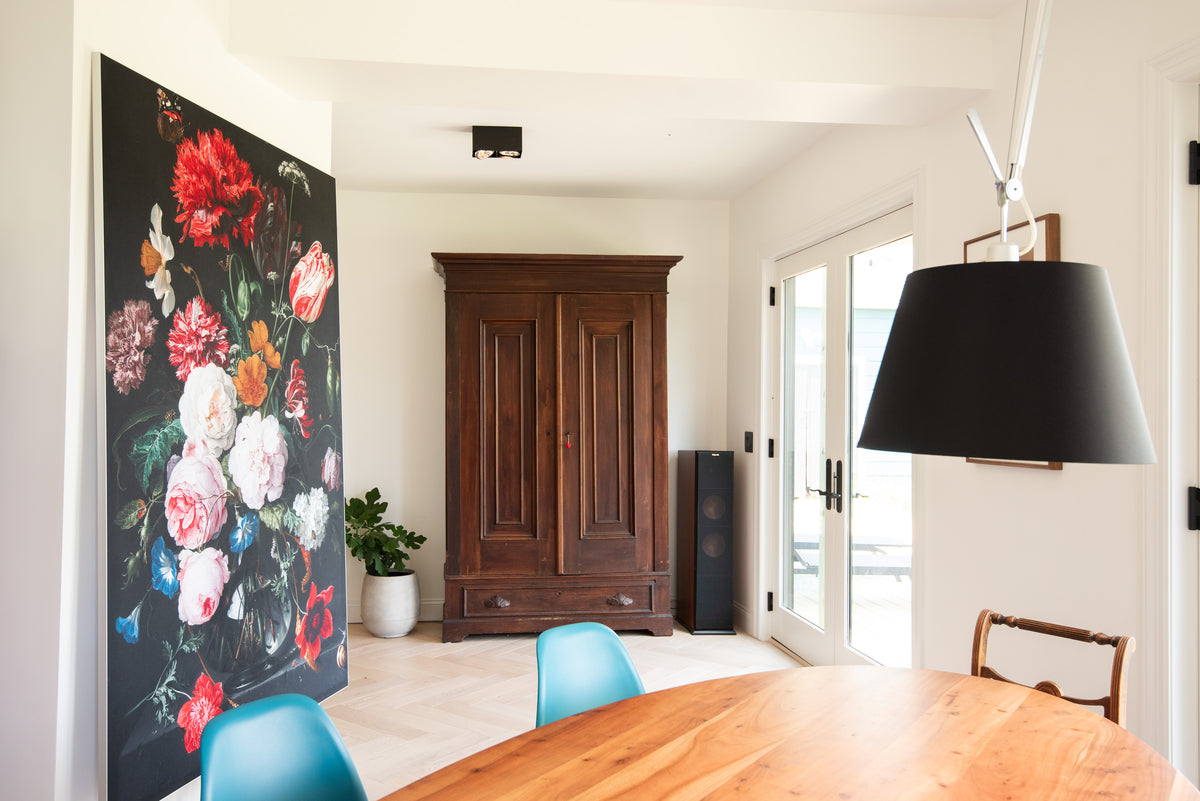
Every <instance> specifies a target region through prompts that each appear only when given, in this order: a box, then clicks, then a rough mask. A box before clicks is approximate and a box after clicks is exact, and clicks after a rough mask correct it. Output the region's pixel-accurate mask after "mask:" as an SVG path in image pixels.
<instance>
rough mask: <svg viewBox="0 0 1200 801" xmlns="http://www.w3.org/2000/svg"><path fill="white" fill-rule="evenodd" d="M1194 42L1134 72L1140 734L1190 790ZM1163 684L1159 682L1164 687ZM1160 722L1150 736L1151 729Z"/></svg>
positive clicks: (1195, 691) (1195, 727)
mask: <svg viewBox="0 0 1200 801" xmlns="http://www.w3.org/2000/svg"><path fill="white" fill-rule="evenodd" d="M1197 84H1200V40H1195V41H1192V42H1188V43H1186V44H1184V45H1181V46H1179V47H1176V48H1174V49H1172V50H1170V51H1168V52H1166V53H1164V54H1163V55H1161V56H1160V57H1158V58H1156V59H1153V60H1152V61H1150V62H1148V63H1147V64H1146V66H1145V69H1144V70H1143V98H1144V102H1143V111H1144V125H1143V130H1144V131H1145V137H1146V138H1145V141H1144V143H1143V144H1144V152H1145V164H1144V166H1143V174H1144V175H1145V178H1146V196H1145V198H1144V202H1143V204H1142V207H1143V209H1144V214H1143V220H1142V228H1143V231H1144V236H1143V243H1144V251H1143V265H1144V267H1145V294H1144V296H1143V304H1144V306H1143V313H1142V320H1143V331H1142V337H1143V338H1142V341H1143V351H1142V353H1141V354H1140V359H1139V362H1140V363H1141V364H1142V365H1144V375H1143V381H1144V382H1145V385H1146V386H1158V387H1164V388H1168V389H1166V391H1163V392H1158V393H1155V397H1146V398H1145V401H1146V402H1147V410H1146V411H1147V418H1148V421H1149V423H1150V426H1151V435H1152V436H1153V438H1154V443H1155V447H1156V448H1157V450H1158V464H1157V465H1155V466H1154V467H1153V468H1152V469H1148V470H1145V471H1143V472H1142V476H1143V482H1142V484H1143V485H1142V487H1141V489H1142V492H1141V493H1140V497H1142V498H1144V499H1145V501H1144V503H1145V513H1144V515H1143V520H1144V521H1145V525H1144V526H1143V527H1142V531H1141V532H1140V536H1141V540H1142V543H1141V545H1142V548H1141V550H1142V553H1143V559H1142V564H1143V570H1144V574H1143V576H1142V587H1143V592H1144V596H1143V608H1142V613H1143V622H1142V630H1143V631H1144V632H1146V640H1147V642H1146V643H1145V647H1144V648H1143V647H1140V646H1142V645H1143V644H1142V643H1138V645H1139V648H1138V659H1139V660H1140V661H1141V662H1142V665H1143V666H1144V667H1143V668H1142V669H1141V670H1139V671H1138V672H1137V673H1136V674H1135V675H1137V676H1138V680H1137V686H1136V687H1135V688H1134V689H1136V691H1137V693H1138V695H1139V696H1140V697H1141V698H1142V699H1143V701H1142V706H1143V707H1144V709H1143V710H1142V715H1143V718H1142V720H1143V723H1144V725H1143V726H1142V728H1141V731H1142V732H1143V733H1144V735H1143V736H1144V737H1145V739H1146V740H1147V742H1149V743H1150V745H1152V746H1154V748H1156V749H1157V750H1158V751H1159V752H1161V753H1163V754H1165V755H1167V757H1168V759H1170V761H1171V762H1172V764H1174V765H1175V766H1176V767H1177V768H1178V769H1179V770H1180V771H1182V772H1183V773H1184V775H1186V776H1187V777H1188V778H1189V779H1190V780H1191V781H1192V782H1196V781H1197V779H1198V776H1200V688H1198V684H1200V665H1198V653H1197V650H1198V646H1200V594H1198V591H1197V577H1198V575H1200V549H1198V548H1197V541H1196V537H1197V535H1196V534H1195V533H1193V532H1189V531H1188V530H1187V523H1186V519H1185V511H1186V508H1185V507H1186V504H1185V502H1184V493H1185V489H1184V488H1185V487H1187V486H1189V485H1195V484H1197V482H1198V481H1200V476H1198V467H1197V460H1198V456H1200V454H1198V453H1197V450H1198V446H1197V435H1196V428H1197V422H1196V415H1197V406H1196V404H1197V398H1196V393H1197V375H1198V368H1197V362H1198V360H1200V349H1198V347H1197V332H1196V301H1197V285H1196V277H1195V272H1196V264H1197V242H1196V238H1197V230H1196V229H1197V213H1198V211H1197V199H1196V189H1195V188H1194V187H1189V186H1187V182H1186V178H1185V166H1186V163H1187V142H1188V141H1189V140H1190V139H1195V138H1197V127H1198V123H1197V89H1196V87H1197ZM1163 679H1166V680H1165V681H1164V680H1163ZM1152 721H1155V722H1160V723H1157V725H1155V726H1153V727H1151V726H1150V725H1149V724H1150V723H1151V722H1152Z"/></svg>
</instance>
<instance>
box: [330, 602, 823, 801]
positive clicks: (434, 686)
mask: <svg viewBox="0 0 1200 801" xmlns="http://www.w3.org/2000/svg"><path fill="white" fill-rule="evenodd" d="M349 639H350V686H349V687H348V688H347V689H345V690H343V691H342V692H340V693H338V694H337V695H335V696H333V697H332V698H329V699H328V700H326V701H325V702H324V704H323V706H324V707H325V709H326V710H327V711H328V712H329V714H330V716H331V717H332V718H333V720H334V723H335V724H336V725H337V727H338V730H339V731H340V732H341V734H342V737H343V738H344V739H345V741H346V745H347V746H348V747H349V749H350V754H351V756H352V757H353V758H354V763H355V765H356V766H357V767H358V771H359V774H360V775H361V776H362V780H363V784H364V785H365V787H366V790H367V796H368V797H369V798H371V799H377V798H380V797H382V796H384V795H386V794H387V793H389V792H391V791H392V790H395V789H396V788H397V787H402V786H404V785H405V784H408V783H409V782H412V781H414V780H415V779H418V778H420V777H421V776H424V775H425V774H427V773H431V772H433V771H435V770H437V769H438V768H441V767H443V766H445V765H448V764H450V763H451V762H455V761H457V760H459V759H462V758H463V757H465V756H467V755H468V754H472V753H474V752H476V751H480V750H482V749H484V748H487V747H488V746H490V745H493V744H495V743H498V742H501V741H502V740H506V739H508V738H509V737H512V736H514V735H517V734H520V733H521V732H524V731H528V730H529V729H532V728H533V722H534V709H535V707H536V701H537V656H536V654H535V651H534V648H535V643H536V640H537V637H536V636H535V635H532V634H530V635H521V634H506V635H495V636H472V637H468V638H467V639H466V640H464V641H463V642H461V643H443V642H442V641H441V639H442V631H441V624H439V623H418V624H417V628H416V629H415V630H414V631H413V632H412V633H411V634H409V635H408V636H407V637H400V638H397V639H391V640H384V639H378V638H375V637H372V636H371V635H370V634H368V633H367V632H366V631H365V630H364V629H363V627H362V626H361V625H357V624H356V625H352V626H350V638H349ZM621 639H622V641H623V642H624V643H625V645H626V647H627V648H628V649H629V653H630V655H631V656H632V657H633V661H634V663H635V664H636V665H637V667H638V672H639V673H640V674H641V676H642V682H643V683H644V684H645V686H646V691H647V692H653V691H654V690H662V689H666V688H667V687H675V686H678V685H680V684H687V683H690V682H696V681H704V680H705V679H715V678H720V677H722V676H734V675H738V674H741V673H752V672H755V671H760V670H776V669H778V668H787V667H796V666H797V665H798V664H800V663H799V662H797V661H796V660H795V659H793V658H792V657H791V656H789V655H788V654H787V653H786V652H784V651H782V650H781V649H779V648H777V647H775V646H774V645H772V644H770V643H765V642H761V641H759V640H756V639H754V638H752V637H748V636H746V635H743V634H737V635H733V636H730V635H705V636H692V635H690V634H688V633H687V631H686V630H685V629H682V628H680V627H678V626H676V628H675V634H674V636H671V637H651V636H649V635H647V634H640V633H634V632H631V633H622V634H621Z"/></svg>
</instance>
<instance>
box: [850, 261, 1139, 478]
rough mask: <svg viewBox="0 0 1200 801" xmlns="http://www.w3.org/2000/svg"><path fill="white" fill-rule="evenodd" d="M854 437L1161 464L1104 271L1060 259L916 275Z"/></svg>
mask: <svg viewBox="0 0 1200 801" xmlns="http://www.w3.org/2000/svg"><path fill="white" fill-rule="evenodd" d="M858 444H859V447H862V448H870V449H873V450H882V451H901V452H905V453H925V454H938V455H943V456H974V457H979V458H993V459H1019V460H1030V461H1051V462H1102V463H1120V464H1148V463H1151V462H1153V461H1154V460H1155V457H1154V446H1153V444H1152V443H1151V441H1150V432H1149V429H1148V428H1147V426H1146V417H1145V413H1144V411H1143V409H1142V401H1141V398H1140V396H1139V395H1138V390H1137V385H1136V383H1135V381H1134V376H1133V367H1132V365H1131V364H1130V361H1129V352H1128V351H1127V350H1126V347H1125V339H1124V336H1123V335H1122V333H1121V324H1120V321H1119V320H1118V318H1117V308H1116V303H1115V302H1114V300H1113V295H1112V289H1111V287H1110V285H1109V281H1108V274H1107V273H1106V272H1105V271H1104V270H1103V269H1102V268H1100V267H1097V266H1096V265H1094V264H1080V263H1077V262H1061V261H1049V262H1047V261H1019V262H981V263H976V264H953V265H948V266H945V267H933V268H930V269H926V270H917V271H916V272H913V273H912V274H911V275H910V276H909V277H908V280H907V281H906V282H905V285H904V291H903V293H902V294H901V296H900V303H899V305H898V307H897V309H896V317H895V322H894V323H893V324H892V331H891V335H890V336H889V338H888V343H887V347H886V348H885V350H884V354H883V360H882V363H881V365H880V368H879V376H878V378H877V380H876V383H875V390H874V393H873V394H872V396H871V402H870V405H869V406H868V408H867V415H866V420H865V422H864V423H863V429H862V436H861V438H860V439H859V443H858Z"/></svg>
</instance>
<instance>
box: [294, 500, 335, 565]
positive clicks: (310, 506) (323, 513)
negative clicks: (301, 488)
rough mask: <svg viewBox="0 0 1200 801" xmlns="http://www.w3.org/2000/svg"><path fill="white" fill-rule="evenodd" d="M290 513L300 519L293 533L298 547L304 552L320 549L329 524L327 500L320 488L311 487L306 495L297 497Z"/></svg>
mask: <svg viewBox="0 0 1200 801" xmlns="http://www.w3.org/2000/svg"><path fill="white" fill-rule="evenodd" d="M292 511H293V512H295V513H296V517H298V518H299V519H300V522H299V523H297V524H296V531H295V534H296V539H297V540H299V542H300V547H301V548H303V549H304V550H306V551H313V550H315V549H317V548H319V547H321V543H322V542H324V541H325V527H326V526H327V525H328V524H329V498H328V497H327V496H326V495H325V493H324V492H322V491H321V488H320V487H313V488H312V489H311V490H309V491H308V494H307V495H304V494H301V495H297V496H296V499H295V500H294V501H292Z"/></svg>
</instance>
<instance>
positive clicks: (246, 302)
mask: <svg viewBox="0 0 1200 801" xmlns="http://www.w3.org/2000/svg"><path fill="white" fill-rule="evenodd" d="M237 313H238V319H239V320H243V321H244V320H245V319H246V318H247V317H248V316H249V315H250V287H249V286H247V284H246V282H245V281H242V282H241V283H239V284H238V288H237Z"/></svg>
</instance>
